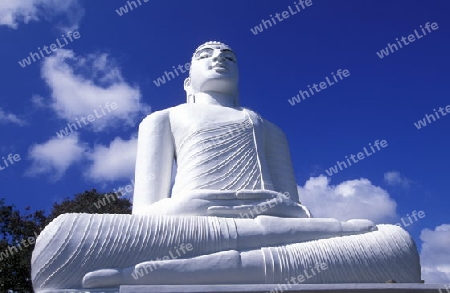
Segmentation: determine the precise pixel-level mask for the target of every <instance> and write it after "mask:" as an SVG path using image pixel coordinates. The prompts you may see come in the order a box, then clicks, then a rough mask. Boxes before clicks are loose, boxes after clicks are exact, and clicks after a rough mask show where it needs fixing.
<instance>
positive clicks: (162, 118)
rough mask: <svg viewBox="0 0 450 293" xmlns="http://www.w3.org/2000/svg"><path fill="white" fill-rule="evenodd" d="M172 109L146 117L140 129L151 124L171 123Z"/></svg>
mask: <svg viewBox="0 0 450 293" xmlns="http://www.w3.org/2000/svg"><path fill="white" fill-rule="evenodd" d="M171 109H172V108H167V109H164V110H160V111H155V112H153V113H151V114H149V115H147V117H145V118H144V119H143V120H142V122H141V123H140V124H139V127H142V126H145V125H151V124H164V123H168V122H170V119H169V114H170V111H171Z"/></svg>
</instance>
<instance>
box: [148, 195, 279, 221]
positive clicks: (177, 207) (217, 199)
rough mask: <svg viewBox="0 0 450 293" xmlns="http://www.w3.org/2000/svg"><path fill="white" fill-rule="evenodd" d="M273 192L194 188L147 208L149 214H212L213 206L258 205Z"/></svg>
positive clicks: (270, 196)
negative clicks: (210, 209)
mask: <svg viewBox="0 0 450 293" xmlns="http://www.w3.org/2000/svg"><path fill="white" fill-rule="evenodd" d="M273 196H274V195H273V194H269V193H267V194H261V193H254V194H239V195H238V194H237V192H236V191H229V190H204V189H203V190H192V191H190V192H188V193H184V194H182V195H179V196H175V197H172V198H165V199H162V200H160V201H158V202H156V203H154V204H152V205H150V206H149V207H147V209H145V213H146V214H149V215H196V216H210V214H209V212H208V208H210V207H212V206H230V207H231V206H242V205H252V206H254V205H257V204H259V203H261V202H262V201H263V200H266V199H270V198H273Z"/></svg>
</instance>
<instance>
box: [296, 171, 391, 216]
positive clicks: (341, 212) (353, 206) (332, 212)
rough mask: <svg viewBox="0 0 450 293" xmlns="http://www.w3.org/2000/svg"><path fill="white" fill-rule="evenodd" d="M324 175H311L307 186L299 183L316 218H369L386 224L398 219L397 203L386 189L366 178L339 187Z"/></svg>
mask: <svg viewBox="0 0 450 293" xmlns="http://www.w3.org/2000/svg"><path fill="white" fill-rule="evenodd" d="M329 182H330V179H329V178H327V177H325V176H323V175H321V176H319V177H311V178H309V180H307V181H306V183H305V186H303V187H302V186H298V192H299V196H300V201H301V202H302V204H304V205H305V206H306V207H307V208H308V209H309V210H310V211H311V213H312V214H313V216H314V217H319V218H320V217H324V218H336V219H339V220H341V221H346V220H350V219H369V220H372V221H373V222H375V223H383V222H384V223H386V222H390V221H392V220H393V219H395V218H396V207H397V204H396V202H395V201H394V200H393V199H392V198H390V196H389V194H388V193H387V192H386V191H385V190H383V189H382V188H380V187H378V186H375V185H372V183H371V182H370V181H369V180H367V179H364V178H361V179H358V180H348V181H344V182H342V183H340V184H339V185H337V186H334V185H329Z"/></svg>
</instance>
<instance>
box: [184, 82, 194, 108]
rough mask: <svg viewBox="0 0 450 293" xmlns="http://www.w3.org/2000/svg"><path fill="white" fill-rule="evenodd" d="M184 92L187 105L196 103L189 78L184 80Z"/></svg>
mask: <svg viewBox="0 0 450 293" xmlns="http://www.w3.org/2000/svg"><path fill="white" fill-rule="evenodd" d="M184 90H185V91H186V103H195V98H194V95H193V94H192V89H191V78H190V77H188V78H186V79H185V80H184Z"/></svg>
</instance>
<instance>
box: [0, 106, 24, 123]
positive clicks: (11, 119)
mask: <svg viewBox="0 0 450 293" xmlns="http://www.w3.org/2000/svg"><path fill="white" fill-rule="evenodd" d="M1 123H5V124H7V123H13V124H17V125H19V126H25V125H27V122H26V121H24V120H22V119H20V118H18V117H17V116H16V115H14V114H12V113H6V112H5V111H3V110H2V108H0V124H1Z"/></svg>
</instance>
